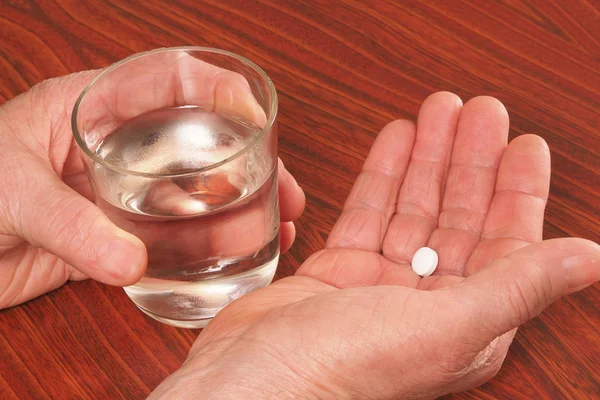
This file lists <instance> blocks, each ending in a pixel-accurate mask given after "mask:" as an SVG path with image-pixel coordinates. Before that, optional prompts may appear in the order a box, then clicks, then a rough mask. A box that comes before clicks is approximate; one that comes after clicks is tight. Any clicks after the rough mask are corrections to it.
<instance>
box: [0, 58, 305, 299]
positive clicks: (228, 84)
mask: <svg viewBox="0 0 600 400" xmlns="http://www.w3.org/2000/svg"><path fill="white" fill-rule="evenodd" d="M173 62H178V63H179V64H178V65H179V68H178V69H175V70H174V71H175V72H172V69H167V70H165V74H175V73H178V74H180V75H178V76H177V78H178V79H180V80H181V81H182V82H188V83H189V85H188V89H187V90H186V89H185V87H184V89H183V90H182V88H181V86H176V85H175V84H174V83H173V82H176V80H175V79H166V78H165V76H166V75H164V74H163V75H157V74H156V72H153V73H151V74H150V73H145V71H146V70H145V69H143V68H142V69H141V70H140V71H138V72H135V71H134V72H130V75H133V76H127V77H125V78H126V79H125V81H126V82H128V83H130V84H131V85H132V87H127V86H121V87H120V88H121V90H120V91H117V92H109V93H100V96H97V99H98V101H101V102H102V105H104V106H105V107H107V108H108V109H109V110H110V111H111V112H112V113H113V114H114V115H117V116H119V117H120V118H122V119H123V120H126V119H127V118H130V117H132V115H130V114H128V113H133V112H137V113H142V112H144V111H146V110H150V109H153V108H155V107H167V106H172V105H178V104H179V103H185V102H186V101H197V102H198V103H203V104H205V105H208V106H212V107H214V108H215V109H219V108H220V109H223V110H225V111H228V109H229V108H231V107H234V106H235V104H236V101H243V103H244V105H248V104H250V106H249V107H246V108H244V107H238V108H237V112H240V113H244V114H245V116H247V117H248V118H251V119H254V120H256V122H257V123H258V124H261V123H262V124H264V122H265V115H264V112H262V109H260V107H258V104H257V103H256V101H255V100H254V99H253V98H252V99H250V100H254V102H252V101H249V100H248V99H246V98H244V95H246V94H251V92H250V91H249V87H248V85H247V82H245V81H242V80H240V78H241V75H238V74H234V73H232V72H230V71H225V70H221V69H219V68H216V67H214V66H212V65H209V64H206V63H203V62H201V61H200V60H197V59H194V58H192V57H182V56H179V57H177V59H176V60H175V61H173ZM141 67H143V65H141ZM168 67H169V68H171V64H168ZM99 72H100V71H85V72H81V73H77V74H72V75H69V76H66V77H61V78H55V79H51V80H47V81H44V82H41V83H39V84H37V85H36V86H34V87H33V88H32V89H31V90H29V91H28V92H26V93H24V94H21V95H20V96H17V97H16V98H14V99H12V100H11V101H9V102H8V103H6V104H5V105H3V106H2V107H0V154H1V155H2V156H1V157H0V187H1V188H2V190H1V191H0V309H1V308H5V307H10V306H14V305H17V304H20V303H23V302H25V301H27V300H30V299H32V298H34V297H36V296H39V295H41V294H43V293H46V292H48V291H50V290H53V289H56V288H58V287H60V286H61V285H63V284H64V283H65V282H67V281H68V280H81V279H85V278H87V277H90V278H93V279H96V280H98V281H101V282H104V283H107V284H110V285H117V286H126V285H130V284H133V283H135V282H137V281H138V280H139V279H140V277H141V276H142V275H143V274H144V271H145V269H146V264H147V254H146V248H145V246H144V244H143V243H142V241H140V239H138V238H137V237H136V236H133V235H131V234H130V233H128V232H126V231H124V230H122V229H120V228H119V227H117V226H115V225H114V224H113V222H112V221H111V220H110V219H109V218H107V216H106V215H105V214H104V213H102V211H100V209H99V208H97V207H96V206H94V205H93V203H92V202H91V198H92V194H91V190H90V186H89V183H88V180H87V177H86V175H85V172H84V168H83V163H82V161H81V158H80V155H79V152H78V149H77V147H76V144H75V141H74V140H73V135H72V133H71V111H72V108H73V105H74V104H75V101H76V99H77V96H79V94H80V93H81V91H82V90H83V88H84V87H85V86H86V85H87V84H88V83H90V81H91V80H92V79H93V78H94V77H95V76H96V75H97V74H98V73H99ZM191 75H193V76H195V77H196V79H195V80H192V79H191V77H190V76H191ZM136 82H137V83H139V86H136V85H135V84H136ZM244 83H245V84H244ZM192 84H193V86H194V87H193V88H191V89H190V88H189V86H190V85H192ZM142 85H144V86H142ZM139 87H150V88H152V89H153V90H155V91H157V92H161V93H163V95H161V96H158V95H157V96H147V95H146V96H136V98H137V99H141V101H137V102H136V103H135V105H133V104H128V101H130V97H128V95H134V94H135V93H133V94H132V93H131V90H132V88H134V89H135V88H139ZM206 92H208V93H210V94H211V95H210V97H205V98H203V99H198V98H197V97H198V96H200V95H201V94H202V93H206ZM231 92H234V93H236V94H237V96H232V95H231ZM190 93H191V94H190ZM190 96H192V97H194V96H196V97H195V98H191V99H190V98H189V97H190ZM164 99H166V100H164ZM240 99H241V100H240ZM144 100H145V101H144ZM169 101H174V102H175V103H169ZM92 106H93V104H92ZM92 109H93V110H95V109H100V107H97V108H94V107H92ZM123 109H124V110H126V111H123ZM117 110H119V112H117ZM98 129H99V130H102V128H101V127H100V128H98ZM107 133H108V132H107ZM279 196H280V203H281V207H280V215H281V221H282V224H281V230H280V239H281V248H282V251H286V250H287V249H288V248H289V247H290V246H291V245H292V243H293V241H294V237H295V228H294V224H293V222H292V221H293V220H295V219H296V218H298V217H299V216H300V214H301V213H302V210H303V209H304V201H305V200H304V193H303V192H302V189H300V187H299V186H298V185H297V183H296V181H295V180H294V178H293V177H292V176H291V175H290V174H289V172H287V170H286V169H285V167H284V166H283V164H282V163H281V162H280V163H279ZM223 228H224V229H223V230H224V231H225V232H222V233H223V234H225V235H227V234H228V229H231V222H228V223H227V224H223ZM207 230H208V229H207ZM219 233H220V232H218V231H217V232H215V230H214V229H213V230H211V233H210V234H211V235H212V240H214V241H216V242H218V240H217V239H218V238H215V237H214V236H215V235H216V234H217V235H218V234H219ZM194 234H195V235H196V237H203V235H205V233H204V232H201V231H199V230H198V229H196V230H195V232H194ZM246 236H248V235H246ZM143 239H145V240H146V239H147V238H143ZM250 239H251V238H250ZM189 245H190V246H194V248H197V247H198V246H197V244H196V243H195V242H192V243H190V244H189ZM110 246H114V247H110Z"/></svg>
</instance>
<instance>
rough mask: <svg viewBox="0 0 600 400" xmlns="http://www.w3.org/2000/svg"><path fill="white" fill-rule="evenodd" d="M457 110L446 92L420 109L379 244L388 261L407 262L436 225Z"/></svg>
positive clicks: (457, 104)
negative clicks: (401, 178) (393, 206)
mask: <svg viewBox="0 0 600 400" xmlns="http://www.w3.org/2000/svg"><path fill="white" fill-rule="evenodd" d="M461 108H462V102H461V100H460V99H459V98H458V97H457V96H456V95H454V94H452V93H447V92H439V93H435V94H433V95H431V96H429V97H428V98H427V99H426V100H425V102H423V105H422V106H421V110H420V111H419V118H418V122H417V137H416V141H415V145H414V149H413V151H412V154H411V158H410V163H409V165H408V170H407V172H406V177H405V179H404V181H403V182H402V187H401V188H400V194H399V195H398V204H397V206H396V214H395V215H394V216H393V217H392V220H391V222H390V226H389V228H388V230H387V233H386V235H385V239H384V243H383V254H384V255H385V257H387V258H389V259H390V260H392V261H395V262H397V263H407V262H410V258H411V257H412V255H413V254H414V252H415V251H416V250H417V249H418V248H420V247H423V246H425V244H426V243H427V241H428V240H429V236H430V235H431V233H432V232H433V230H434V229H435V227H436V226H437V218H438V214H439V207H440V199H441V195H442V191H443V183H444V179H445V176H446V170H447V167H448V163H449V162H450V152H451V149H452V143H453V142H454V135H455V133H456V125H457V122H458V117H459V115H460V111H461Z"/></svg>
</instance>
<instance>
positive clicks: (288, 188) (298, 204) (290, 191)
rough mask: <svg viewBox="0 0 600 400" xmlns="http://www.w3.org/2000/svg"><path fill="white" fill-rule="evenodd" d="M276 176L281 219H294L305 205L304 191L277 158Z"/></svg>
mask: <svg viewBox="0 0 600 400" xmlns="http://www.w3.org/2000/svg"><path fill="white" fill-rule="evenodd" d="M277 178H278V185H279V188H278V190H279V208H280V211H279V212H280V216H281V220H282V221H295V220H296V219H298V218H300V216H301V215H302V212H303V211H304V206H305V205H306V196H305V195H304V191H303V190H302V188H301V187H300V186H299V185H298V183H297V182H296V180H295V179H294V177H293V176H292V175H291V174H290V173H289V172H288V170H287V169H286V168H285V166H284V165H283V162H282V161H281V159H280V160H279V166H278V171H277Z"/></svg>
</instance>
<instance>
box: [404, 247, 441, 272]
mask: <svg viewBox="0 0 600 400" xmlns="http://www.w3.org/2000/svg"><path fill="white" fill-rule="evenodd" d="M437 265H438V255H437V253H436V252H435V250H433V249H431V248H429V247H421V248H420V249H419V250H417V252H416V253H415V255H414V256H413V259H412V263H411V266H412V270H413V271H415V273H416V274H417V275H420V276H429V275H431V274H433V271H435V269H436V267H437Z"/></svg>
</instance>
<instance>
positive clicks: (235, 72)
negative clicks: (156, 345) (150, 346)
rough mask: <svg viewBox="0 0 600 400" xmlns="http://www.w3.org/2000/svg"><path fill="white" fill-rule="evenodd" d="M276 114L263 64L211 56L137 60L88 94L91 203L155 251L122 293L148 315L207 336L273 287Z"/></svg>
mask: <svg viewBox="0 0 600 400" xmlns="http://www.w3.org/2000/svg"><path fill="white" fill-rule="evenodd" d="M276 113H277V94H276V91H275V88H274V86H273V83H272V82H271V80H270V79H269V77H268V76H267V74H266V73H265V72H264V71H263V70H262V69H261V68H260V67H258V66H257V65H256V64H254V63H253V62H251V61H249V60H247V59H245V58H243V57H240V56H239V55H236V54H233V53H230V52H227V51H223V50H218V49H210V48H202V47H177V48H163V49H156V50H153V51H149V52H145V53H140V54H136V55H133V56H131V57H129V58H127V59H125V60H123V61H120V62H118V63H116V64H114V65H112V66H110V67H109V68H108V69H106V70H104V71H103V72H101V73H100V74H99V75H98V76H97V77H96V78H95V79H94V80H93V81H92V82H91V83H90V84H89V85H88V86H87V87H86V88H85V89H84V91H83V92H82V93H81V95H80V96H79V98H78V100H77V103H76V104H75V108H74V110H73V117H72V129H73V134H74V136H75V140H76V142H77V145H78V147H79V149H80V153H81V155H82V160H83V163H84V166H85V169H86V173H87V176H88V180H89V183H90V186H91V188H92V192H93V196H94V201H95V203H96V204H97V205H98V207H100V208H101V209H102V210H103V211H104V212H105V213H106V215H108V217H109V218H110V219H111V220H112V221H113V222H114V223H116V224H117V225H118V226H120V227H121V228H123V229H125V230H127V231H128V232H131V233H132V234H134V235H136V236H137V237H139V238H140V239H141V240H142V241H143V242H144V244H145V246H146V249H147V252H148V267H147V270H146V273H145V275H144V277H143V278H142V279H141V280H140V281H139V282H137V283H136V284H134V285H132V286H128V287H125V288H124V289H125V292H126V293H127V295H128V296H129V298H130V299H131V300H132V301H133V302H134V303H135V305H136V306H137V307H138V308H139V309H140V310H142V311H143V312H144V313H146V314H148V315H149V316H150V317H152V318H155V319H157V320H159V321H162V322H164V323H167V324H170V325H174V326H178V327H188V328H199V327H203V326H205V325H206V324H207V323H208V322H209V321H210V319H211V318H212V317H214V316H215V314H216V313H217V312H219V310H221V309H222V308H223V307H225V306H226V305H227V304H228V303H230V302H231V301H233V300H235V299H236V298H239V297H240V296H242V295H244V294H246V293H249V292H251V291H253V290H255V289H257V288H260V287H263V286H266V285H268V284H269V283H270V282H271V280H272V279H273V276H274V274H275V270H276V268H277V262H278V259H279V205H278V197H277V133H276V124H275V116H276ZM123 267H124V268H126V266H123Z"/></svg>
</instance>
